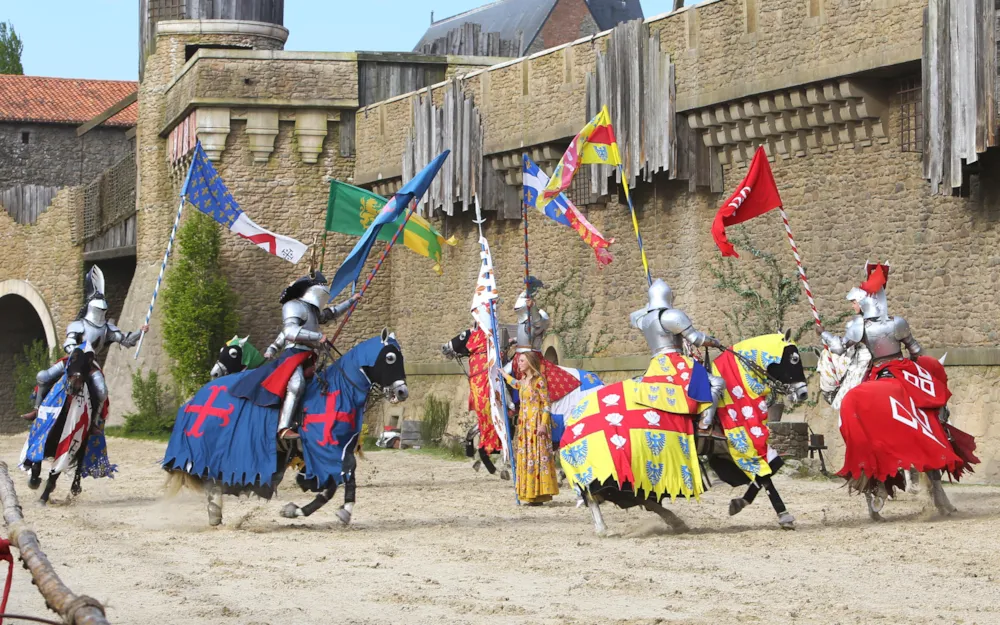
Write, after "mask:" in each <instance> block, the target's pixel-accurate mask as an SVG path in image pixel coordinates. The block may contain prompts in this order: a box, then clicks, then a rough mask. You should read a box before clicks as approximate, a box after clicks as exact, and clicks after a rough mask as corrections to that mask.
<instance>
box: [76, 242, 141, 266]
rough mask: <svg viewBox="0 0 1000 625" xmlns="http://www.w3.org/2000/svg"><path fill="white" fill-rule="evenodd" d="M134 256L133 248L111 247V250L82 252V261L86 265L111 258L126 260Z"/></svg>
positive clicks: (129, 246) (130, 246)
mask: <svg viewBox="0 0 1000 625" xmlns="http://www.w3.org/2000/svg"><path fill="white" fill-rule="evenodd" d="M135 254H136V250H135V246H134V245H127V246H125V247H113V248H111V249H105V250H97V251H94V252H84V254H83V260H84V262H87V263H93V262H97V261H99V260H109V259H112V258H128V257H129V256H135Z"/></svg>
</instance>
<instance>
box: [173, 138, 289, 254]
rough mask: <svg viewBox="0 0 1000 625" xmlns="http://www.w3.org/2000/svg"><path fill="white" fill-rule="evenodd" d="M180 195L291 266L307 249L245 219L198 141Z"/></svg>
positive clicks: (239, 235)
mask: <svg viewBox="0 0 1000 625" xmlns="http://www.w3.org/2000/svg"><path fill="white" fill-rule="evenodd" d="M182 194H183V195H184V197H185V198H187V201H189V202H191V204H193V205H194V206H195V207H196V208H197V209H198V210H200V211H201V212H203V213H205V214H206V215H208V216H210V217H211V218H212V219H214V220H215V221H217V222H219V223H220V224H222V225H223V226H225V227H227V228H229V231H230V232H232V233H233V234H235V235H236V236H238V237H241V238H244V239H246V240H247V241H250V242H251V243H253V244H254V245H256V246H257V247H259V248H260V249H262V250H264V251H265V252H267V253H268V254H273V255H275V256H277V257H279V258H284V259H285V260H287V261H288V262H290V263H298V262H299V261H300V260H301V259H302V257H303V256H305V253H306V250H308V249H309V247H308V246H307V245H305V244H304V243H300V242H299V241H296V240H295V239H293V238H291V237H286V236H283V235H280V234H275V233H273V232H271V231H270V230H265V229H264V228H261V227H260V226H258V225H257V224H255V223H254V222H253V221H252V220H251V219H250V218H249V217H247V215H246V213H244V212H243V211H242V210H240V206H239V204H237V203H236V200H234V199H233V196H232V194H231V193H229V189H227V188H226V184H225V183H224V182H223V181H222V178H220V177H219V174H218V172H216V171H215V167H214V166H213V165H212V162H211V161H209V160H208V156H207V155H206V154H205V150H203V149H202V148H201V142H200V141H199V142H198V143H197V144H196V145H195V146H194V159H193V160H192V161H191V169H190V172H189V175H188V183H187V186H186V187H185V188H184V190H183V193H182Z"/></svg>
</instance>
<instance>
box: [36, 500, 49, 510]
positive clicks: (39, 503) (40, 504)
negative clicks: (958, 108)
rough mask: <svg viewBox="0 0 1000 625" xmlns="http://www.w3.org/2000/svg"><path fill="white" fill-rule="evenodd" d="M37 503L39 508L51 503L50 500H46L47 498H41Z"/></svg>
mask: <svg viewBox="0 0 1000 625" xmlns="http://www.w3.org/2000/svg"><path fill="white" fill-rule="evenodd" d="M35 505H37V506H38V507H39V508H44V507H46V506H47V505H49V502H48V500H45V499H39V500H38V502H37V503H36V504H35Z"/></svg>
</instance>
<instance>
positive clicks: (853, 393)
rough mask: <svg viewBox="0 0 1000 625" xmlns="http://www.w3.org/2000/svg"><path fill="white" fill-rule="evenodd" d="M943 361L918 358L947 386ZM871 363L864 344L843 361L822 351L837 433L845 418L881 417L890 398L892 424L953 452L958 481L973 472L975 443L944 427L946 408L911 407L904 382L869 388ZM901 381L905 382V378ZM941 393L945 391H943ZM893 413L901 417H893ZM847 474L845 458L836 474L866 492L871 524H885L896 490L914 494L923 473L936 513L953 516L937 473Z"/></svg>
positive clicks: (821, 364) (883, 382) (947, 415)
mask: <svg viewBox="0 0 1000 625" xmlns="http://www.w3.org/2000/svg"><path fill="white" fill-rule="evenodd" d="M946 356H947V354H945V355H944V356H942V357H941V358H940V360H938V361H937V362H935V361H934V360H933V359H932V358H929V357H921V358H920V359H919V361H920V362H922V363H923V367H924V370H925V371H926V370H928V369H930V368H931V367H932V366H933V367H935V370H936V371H937V372H938V375H939V378H940V379H941V380H943V382H944V383H945V384H947V374H945V373H944V368H943V365H944V360H945V357H946ZM871 361H872V358H871V355H870V353H869V352H868V350H867V348H865V346H864V345H855V346H853V347H852V348H851V349H849V350H848V352H847V353H846V354H844V355H842V356H838V355H836V354H832V353H830V352H829V350H824V352H823V354H822V356H821V357H820V361H819V366H818V370H819V373H820V381H821V386H822V387H823V390H824V393H823V397H824V399H826V400H827V402H828V403H829V404H830V405H831V406H832V407H833V408H834V409H835V410H839V411H840V414H841V419H840V422H841V434H842V435H843V433H844V426H845V419H844V416H847V417H848V419H847V421H848V424H853V423H855V422H856V421H857V417H858V416H861V415H864V414H866V413H869V419H872V418H873V416H874V415H878V414H880V413H879V412H878V409H879V407H880V406H881V405H882V404H883V403H884V402H885V400H886V399H887V398H888V399H889V400H890V402H889V403H890V405H893V406H895V407H894V408H893V411H892V418H893V420H894V421H895V422H899V423H903V424H906V425H909V426H910V427H911V428H913V429H917V428H919V429H920V430H921V432H922V436H918V437H916V438H917V439H918V440H921V441H923V440H932V441H935V442H936V443H937V444H938V445H939V446H940V447H941V448H944V449H946V450H947V453H950V452H954V462H953V463H952V466H953V467H954V468H953V469H946V471H947V472H948V473H949V474H950V475H951V476H952V477H953V478H954V479H955V480H956V481H957V480H958V479H959V478H960V477H961V476H962V474H963V473H964V472H966V471H970V472H971V470H972V465H973V464H976V463H978V462H979V459H978V458H976V456H975V454H974V453H973V452H975V449H976V443H975V439H974V437H972V436H971V435H969V434H966V433H965V432H963V431H961V430H959V429H958V428H956V427H954V426H953V425H951V424H950V423H949V422H948V421H949V418H950V416H951V413H950V411H949V410H948V407H947V404H945V405H944V406H943V407H942V408H940V410H938V411H936V412H935V411H933V410H923V409H919V406H909V405H908V402H906V401H905V398H903V396H902V395H900V394H899V390H900V389H902V390H903V392H904V393H905V387H904V385H903V382H902V381H899V380H896V379H895V378H894V377H889V378H888V379H886V378H882V379H879V380H875V381H874V382H873V385H872V386H867V385H866V383H869V382H871V381H870V380H869V374H870V371H871V368H872V362H871ZM937 365H940V367H937ZM904 380H905V381H906V382H909V380H906V378H905V376H904ZM918 382H919V383H922V384H923V385H925V386H926V385H932V384H935V382H933V381H932V380H930V379H921V380H918ZM894 386H895V388H894ZM937 392H938V393H941V390H940V389H938V391H937ZM944 392H947V389H945V391H944ZM897 395H899V397H900V400H895V399H894V398H895V397H896V396H897ZM901 400H902V401H901ZM900 406H902V407H900ZM897 412H898V413H900V414H898V415H897V414H896V413H897ZM903 413H905V414H903ZM910 413H913V414H912V415H911V414H910ZM932 419H933V421H932ZM936 451H937V450H936ZM846 471H847V460H846V459H845V468H844V469H841V471H840V472H838V475H841V476H842V477H845V479H848V484H849V485H850V488H851V489H852V490H855V489H856V490H859V491H861V492H862V493H864V496H865V504H866V506H867V508H868V518H870V519H871V520H872V521H876V522H882V521H885V517H883V516H882V509H883V508H884V506H885V503H886V501H888V500H889V499H893V498H895V491H896V490H897V489H901V490H904V491H905V490H907V489H908V490H909V491H910V492H912V493H916V492H918V491H919V488H918V486H919V482H920V474H921V473H922V474H923V475H924V476H925V477H926V478H927V481H928V484H929V489H928V494H929V496H930V500H931V503H932V504H933V505H934V507H935V508H936V509H937V511H938V513H939V514H941V515H942V516H950V515H952V514H954V513H955V512H957V509H956V508H955V506H954V505H952V503H951V501H950V500H949V498H948V495H947V493H946V492H945V490H944V486H943V484H942V471H941V470H930V471H923V470H919V469H918V468H917V467H914V466H909V467H900V468H899V470H898V471H895V472H894V473H893V474H891V475H889V476H887V477H885V479H877V478H875V479H873V477H872V476H865V475H864V474H862V475H861V476H860V477H856V476H853V475H851V474H849V473H845V472H846Z"/></svg>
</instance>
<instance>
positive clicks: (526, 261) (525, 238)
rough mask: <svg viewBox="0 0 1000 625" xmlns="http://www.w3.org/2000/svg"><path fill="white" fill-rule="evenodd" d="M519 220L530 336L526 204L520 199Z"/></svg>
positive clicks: (529, 333)
mask: <svg viewBox="0 0 1000 625" xmlns="http://www.w3.org/2000/svg"><path fill="white" fill-rule="evenodd" d="M521 222H522V223H523V224H524V296H525V300H526V302H525V303H526V305H527V307H528V336H529V337H530V336H531V297H529V296H528V281H529V279H530V276H531V272H530V271H529V267H530V265H529V264H528V205H527V204H526V203H525V202H524V201H523V200H522V201H521Z"/></svg>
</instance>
